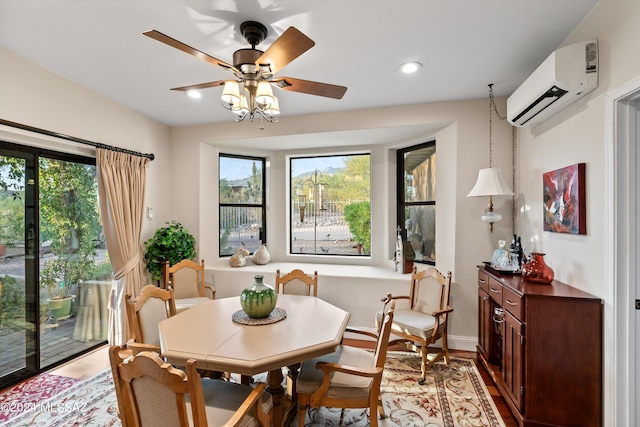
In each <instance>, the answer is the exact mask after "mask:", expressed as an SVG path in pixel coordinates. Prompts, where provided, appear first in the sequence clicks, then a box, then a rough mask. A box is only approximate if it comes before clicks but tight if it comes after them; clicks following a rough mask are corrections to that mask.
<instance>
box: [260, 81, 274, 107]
mask: <svg viewBox="0 0 640 427" xmlns="http://www.w3.org/2000/svg"><path fill="white" fill-rule="evenodd" d="M274 99H275V98H274V96H273V90H271V83H269V82H267V81H264V80H263V81H261V82H260V83H258V89H257V90H256V102H257V103H258V104H262V105H269V104H271V103H272V102H273V100H274Z"/></svg>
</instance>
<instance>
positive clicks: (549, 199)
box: [542, 163, 587, 234]
mask: <svg viewBox="0 0 640 427" xmlns="http://www.w3.org/2000/svg"><path fill="white" fill-rule="evenodd" d="M585 167H586V164H585V163H577V164H575V165H571V166H567V167H564V168H562V169H557V170H554V171H551V172H546V173H544V174H543V175H542V179H543V193H544V195H543V197H544V199H543V200H544V231H551V232H555V233H569V234H587V222H586V219H587V216H586V203H585V202H586V200H585V197H586V195H585V182H584V180H585Z"/></svg>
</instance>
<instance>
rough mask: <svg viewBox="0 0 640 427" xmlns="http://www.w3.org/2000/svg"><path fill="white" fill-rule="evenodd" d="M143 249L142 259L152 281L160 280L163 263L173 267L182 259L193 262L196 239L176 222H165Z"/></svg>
mask: <svg viewBox="0 0 640 427" xmlns="http://www.w3.org/2000/svg"><path fill="white" fill-rule="evenodd" d="M144 248H145V250H146V253H145V254H144V259H145V261H146V263H147V270H149V273H151V279H152V280H161V279H162V266H163V264H164V262H165V261H169V265H174V264H177V263H178V262H180V261H182V260H183V259H190V260H194V259H195V257H196V239H195V238H194V237H193V235H192V234H191V233H189V231H188V230H186V229H185V228H184V227H183V226H182V224H180V223H179V222H176V221H171V222H167V225H166V226H165V227H162V228H159V229H158V230H156V232H155V234H154V235H153V237H152V238H151V239H149V240H147V241H146V242H144Z"/></svg>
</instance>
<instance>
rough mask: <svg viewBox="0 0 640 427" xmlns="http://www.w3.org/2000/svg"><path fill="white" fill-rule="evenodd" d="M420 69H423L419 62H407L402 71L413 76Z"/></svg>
mask: <svg viewBox="0 0 640 427" xmlns="http://www.w3.org/2000/svg"><path fill="white" fill-rule="evenodd" d="M420 68H422V64H421V63H419V62H406V63H404V64H402V65H401V66H400V71H402V72H403V73H405V74H411V73H415V72H416V71H418V70H419V69H420Z"/></svg>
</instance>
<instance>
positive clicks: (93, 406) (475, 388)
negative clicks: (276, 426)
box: [0, 352, 505, 427]
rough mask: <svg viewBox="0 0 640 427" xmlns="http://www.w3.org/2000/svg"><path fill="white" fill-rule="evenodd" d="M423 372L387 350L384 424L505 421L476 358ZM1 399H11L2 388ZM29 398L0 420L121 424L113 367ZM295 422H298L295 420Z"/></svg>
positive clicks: (494, 425)
mask: <svg viewBox="0 0 640 427" xmlns="http://www.w3.org/2000/svg"><path fill="white" fill-rule="evenodd" d="M263 377H264V375H259V376H256V377H255V379H256V380H258V381H259V380H262V379H263ZM419 378H420V358H419V356H417V355H416V354H413V353H405V352H389V354H388V356H387V363H386V365H385V372H384V378H383V382H382V390H381V391H382V399H383V402H384V407H385V412H386V414H387V416H388V418H386V419H384V420H381V421H380V423H379V425H380V426H381V427H391V426H393V427H396V426H401V427H414V426H415V427H417V426H420V427H505V424H504V422H503V421H502V419H501V417H500V415H499V413H498V411H497V409H496V407H495V405H494V403H493V400H492V399H491V396H490V395H489V392H488V391H487V387H486V385H485V384H484V382H483V381H482V378H481V377H480V374H479V372H478V370H477V368H476V366H475V363H474V362H473V361H472V360H469V359H460V358H452V359H451V363H450V364H449V365H445V364H444V363H442V362H440V363H437V364H436V365H435V366H434V367H433V368H431V370H430V371H429V374H428V376H427V382H426V383H425V384H424V385H422V386H421V385H419V384H418V379H419ZM1 399H5V400H1ZM0 402H7V400H6V398H5V396H4V394H3V395H2V396H0ZM25 404H26V406H23V409H26V410H24V411H23V412H21V413H12V414H10V415H13V417H11V418H9V419H8V420H5V422H2V423H0V426H1V427H5V426H6V427H8V426H11V427H21V426H39V427H44V426H56V427H63V426H64V427H71V426H100V427H102V426H120V425H121V424H120V421H119V419H118V416H117V409H118V404H117V401H116V397H115V391H114V387H113V380H112V378H111V371H110V370H106V371H104V372H101V373H100V374H98V375H96V376H94V377H92V378H89V379H87V380H85V381H79V382H77V383H75V384H72V385H71V386H70V387H68V388H67V389H66V390H61V391H59V392H58V394H57V395H55V396H53V397H51V398H49V399H45V398H44V397H42V399H41V398H36V399H34V400H33V401H28V402H23V405H25ZM340 412H341V411H340V409H332V408H321V409H320V410H318V411H311V412H310V413H309V412H307V414H306V417H305V418H306V419H305V426H307V427H320V426H323V427H333V426H338V425H339V422H340ZM291 425H292V426H296V425H297V424H296V421H295V420H293V422H292V424H291ZM344 425H345V426H349V427H364V426H368V425H369V419H368V411H366V410H362V409H349V410H346V411H345V414H344Z"/></svg>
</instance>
